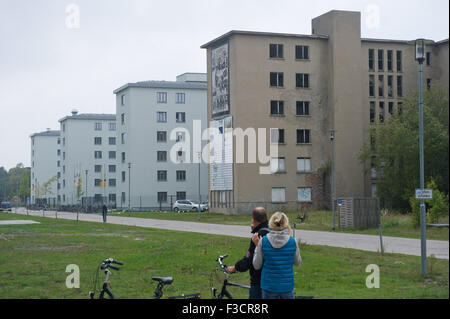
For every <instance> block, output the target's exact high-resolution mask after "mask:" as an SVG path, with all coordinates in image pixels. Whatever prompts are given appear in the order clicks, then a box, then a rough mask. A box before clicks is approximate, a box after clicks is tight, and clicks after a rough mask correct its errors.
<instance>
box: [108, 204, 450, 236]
mask: <svg viewBox="0 0 450 319" xmlns="http://www.w3.org/2000/svg"><path fill="white" fill-rule="evenodd" d="M111 215H114V216H117V215H118V216H128V215H129V214H128V212H121V213H118V212H117V213H112V214H111ZM287 215H288V217H289V220H290V222H291V224H292V223H293V222H295V223H296V228H297V229H304V230H319V231H332V224H333V219H332V214H331V211H324V210H322V211H311V212H309V213H307V219H306V222H304V223H300V221H299V220H298V219H297V216H298V215H299V213H293V212H290V213H287ZM130 216H131V217H141V218H152V219H165V220H180V221H192V222H202V223H212V224H226V225H250V220H251V216H248V215H247V216H245V215H223V214H217V213H210V212H207V213H201V216H200V220H198V213H196V212H184V213H174V212H173V213H169V212H131V213H130ZM440 222H442V223H448V216H447V217H446V218H444V219H442V220H440ZM338 225H339V222H338V220H337V215H336V230H335V231H336V232H344V233H356V234H368V235H378V234H379V233H378V228H372V229H366V230H357V229H339V227H338ZM381 230H382V233H383V236H394V237H407V238H420V229H419V228H418V227H414V224H413V217H412V215H411V214H406V215H405V214H397V213H388V214H387V215H386V216H381ZM426 235H427V239H435V240H449V229H448V227H443V228H435V227H427V234H426Z"/></svg>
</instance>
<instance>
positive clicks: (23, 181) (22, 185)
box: [19, 171, 30, 200]
mask: <svg viewBox="0 0 450 319" xmlns="http://www.w3.org/2000/svg"><path fill="white" fill-rule="evenodd" d="M19 196H20V197H21V198H22V199H23V200H26V198H27V197H29V196H30V172H29V171H23V172H22V176H21V178H20V182H19Z"/></svg>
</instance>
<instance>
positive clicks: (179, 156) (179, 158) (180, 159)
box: [177, 149, 185, 163]
mask: <svg viewBox="0 0 450 319" xmlns="http://www.w3.org/2000/svg"><path fill="white" fill-rule="evenodd" d="M184 157H185V153H184V152H183V151H182V150H181V149H180V150H179V151H178V152H177V163H183V162H184V160H185V158H184Z"/></svg>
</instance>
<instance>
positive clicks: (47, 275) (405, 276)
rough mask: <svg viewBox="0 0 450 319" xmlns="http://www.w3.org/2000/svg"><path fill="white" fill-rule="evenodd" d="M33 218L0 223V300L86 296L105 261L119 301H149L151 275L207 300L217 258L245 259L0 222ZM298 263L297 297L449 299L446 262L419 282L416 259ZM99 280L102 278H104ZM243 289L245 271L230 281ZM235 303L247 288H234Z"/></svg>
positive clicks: (125, 235) (93, 226) (309, 250)
mask: <svg viewBox="0 0 450 319" xmlns="http://www.w3.org/2000/svg"><path fill="white" fill-rule="evenodd" d="M4 219H32V220H35V221H38V222H40V224H31V225H0V298H87V294H88V291H89V290H91V289H92V285H91V279H92V275H93V274H94V271H95V270H96V267H97V265H98V264H99V263H100V261H101V260H103V259H104V258H107V257H113V258H116V259H118V260H120V261H122V262H124V263H125V265H124V266H122V267H121V270H120V271H118V272H115V271H112V272H113V275H112V276H111V284H112V291H113V292H114V293H115V294H116V296H117V297H118V298H151V297H152V296H153V291H154V289H155V287H156V285H155V283H154V282H152V281H151V276H173V277H174V278H175V280H174V282H173V283H172V285H170V286H167V287H166V289H165V292H166V296H167V295H169V296H170V295H178V294H181V293H183V292H184V293H192V292H201V294H202V297H203V298H211V293H210V288H211V281H212V282H214V283H215V285H219V283H220V279H221V278H222V277H221V273H220V272H218V266H217V264H216V262H215V258H217V256H218V255H219V254H224V253H228V254H229V255H230V257H228V258H227V259H226V262H228V263H229V264H232V263H234V262H236V261H237V259H238V258H240V257H241V256H243V255H244V254H245V252H246V249H247V248H248V243H249V239H245V238H237V237H230V236H213V235H206V234H196V233H187V232H177V231H165V230H156V229H146V228H139V227H128V226H121V225H111V224H103V223H93V222H81V221H80V222H76V221H72V220H61V219H59V220H55V219H53V218H43V217H36V216H33V217H31V216H24V215H19V216H18V215H13V214H6V213H0V220H4ZM300 249H301V255H302V258H303V264H302V265H301V266H300V267H295V269H294V270H295V291H296V293H297V295H303V296H314V297H316V298H448V297H449V287H448V278H449V262H448V261H447V260H438V259H431V260H429V261H428V266H429V271H428V272H429V276H428V277H427V278H426V279H425V280H424V279H422V278H421V276H420V258H419V257H416V256H406V255H398V254H385V255H384V256H381V255H380V254H378V253H374V252H365V251H358V250H352V249H342V248H332V247H326V246H310V245H301V248H300ZM69 264H77V265H78V266H79V267H80V275H81V276H80V277H81V287H80V289H68V288H66V286H65V280H66V276H67V275H68V273H66V272H65V269H66V266H67V265H69ZM369 264H376V265H378V266H379V267H380V288H379V289H368V288H366V286H365V282H366V276H367V275H368V273H366V272H365V269H366V266H367V265H369ZM101 275H102V274H100V278H101V279H102V278H103V277H102V276H101ZM231 279H232V280H233V281H236V282H240V283H248V273H240V274H235V275H232V276H231ZM230 291H231V292H232V293H233V294H234V296H235V297H240V298H246V297H247V294H248V292H247V291H246V290H242V289H238V288H231V289H230Z"/></svg>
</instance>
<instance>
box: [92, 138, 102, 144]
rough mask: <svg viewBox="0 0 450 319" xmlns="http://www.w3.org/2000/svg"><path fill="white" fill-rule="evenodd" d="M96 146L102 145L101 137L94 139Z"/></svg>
mask: <svg viewBox="0 0 450 319" xmlns="http://www.w3.org/2000/svg"><path fill="white" fill-rule="evenodd" d="M94 144H95V145H102V138H101V137H94Z"/></svg>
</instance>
